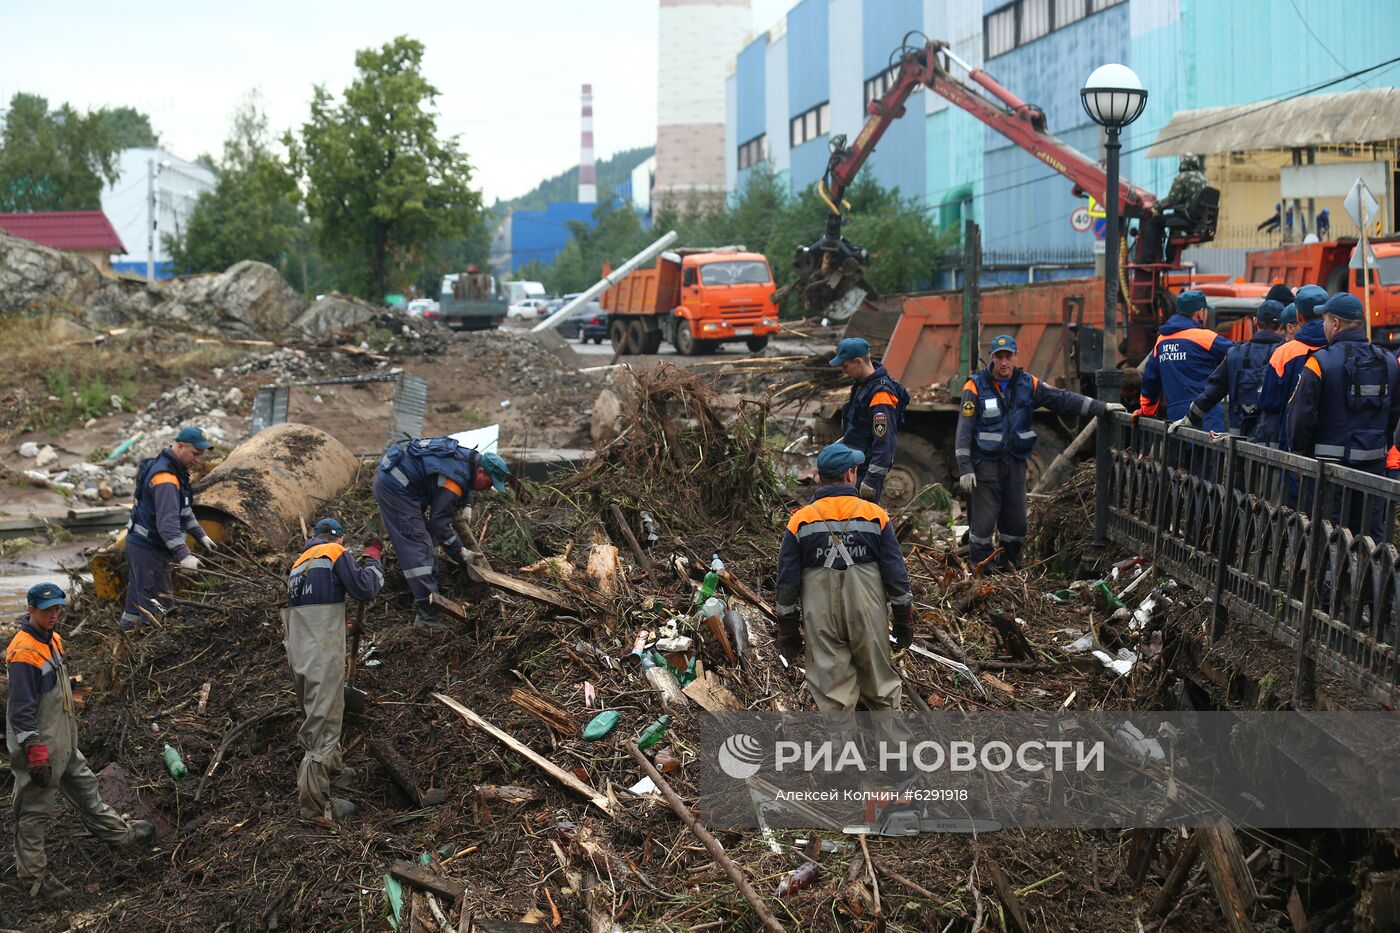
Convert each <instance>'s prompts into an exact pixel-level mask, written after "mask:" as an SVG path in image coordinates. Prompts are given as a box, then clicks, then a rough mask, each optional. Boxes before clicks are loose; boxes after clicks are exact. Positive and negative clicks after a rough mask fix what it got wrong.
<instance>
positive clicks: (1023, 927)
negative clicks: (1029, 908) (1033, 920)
mask: <svg viewBox="0 0 1400 933" xmlns="http://www.w3.org/2000/svg"><path fill="white" fill-rule="evenodd" d="M987 874H989V875H991V876H992V887H994V888H996V891H997V899H998V900H1000V901H1001V904H1002V906H1003V907H1005V908H1006V919H1008V920H1010V921H1011V923H1012V924H1013V925H1014V926H1015V927H1016V929H1017V930H1019V931H1020V933H1031V924H1030V921H1029V920H1027V919H1026V914H1025V912H1024V911H1022V910H1021V901H1020V900H1019V899H1018V898H1017V897H1016V893H1015V892H1014V891H1013V890H1012V889H1011V882H1010V881H1008V880H1007V878H1006V873H1005V872H1003V871H1002V870H1001V866H1000V865H998V864H997V863H996V861H995V860H993V859H988V860H987Z"/></svg>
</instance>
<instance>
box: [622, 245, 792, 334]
mask: <svg viewBox="0 0 1400 933" xmlns="http://www.w3.org/2000/svg"><path fill="white" fill-rule="evenodd" d="M611 271H612V269H611V267H610V266H604V267H603V274H604V275H607V274H608V273H609V272H611ZM773 292H774V285H773V272H772V270H771V269H770V268H769V267H768V260H767V259H765V258H764V257H763V254H762V253H751V252H749V251H748V250H746V249H744V248H743V247H742V246H726V247H719V248H716V249H678V250H668V251H667V252H664V253H662V254H661V256H660V257H659V258H658V259H657V260H656V267H655V268H652V269H638V270H637V271H636V272H633V273H632V274H631V275H629V276H627V278H625V279H623V280H622V281H621V282H619V283H618V284H617V285H615V286H613V287H612V288H610V289H609V290H608V291H606V292H604V293H603V296H602V298H601V299H600V302H601V304H602V306H603V310H604V311H606V312H607V314H608V338H609V339H610V340H611V341H612V345H613V349H615V350H618V351H621V350H622V349H623V345H624V343H625V344H627V345H628V347H627V348H628V352H631V353H655V352H657V351H658V350H660V349H661V344H662V341H665V342H667V343H670V344H671V345H672V346H674V347H675V348H676V352H678V353H682V354H684V355H686V356H694V355H696V354H699V353H711V352H713V351H714V350H715V349H716V348H718V347H719V346H720V345H721V344H723V343H726V342H730V341H736V340H742V341H743V342H744V343H745V344H747V346H748V348H749V350H751V351H753V352H755V353H756V352H758V351H759V350H762V349H763V348H764V347H766V346H767V345H768V338H769V337H771V336H772V335H773V334H776V333H777V332H778V308H777V306H776V305H775V304H774V303H773Z"/></svg>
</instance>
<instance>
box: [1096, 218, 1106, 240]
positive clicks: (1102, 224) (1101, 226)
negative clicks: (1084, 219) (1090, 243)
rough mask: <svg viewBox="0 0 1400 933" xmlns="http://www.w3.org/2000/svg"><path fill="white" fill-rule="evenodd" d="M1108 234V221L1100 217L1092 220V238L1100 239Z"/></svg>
mask: <svg viewBox="0 0 1400 933" xmlns="http://www.w3.org/2000/svg"><path fill="white" fill-rule="evenodd" d="M1107 236H1108V221H1107V220H1104V219H1103V218H1102V217H1100V218H1099V219H1098V220H1096V221H1094V238H1095V239H1097V240H1102V239H1104V238H1105V237H1107Z"/></svg>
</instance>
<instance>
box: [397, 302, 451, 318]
mask: <svg viewBox="0 0 1400 933" xmlns="http://www.w3.org/2000/svg"><path fill="white" fill-rule="evenodd" d="M405 313H406V314H408V316H409V317H421V318H422V319H423V320H425V321H436V320H437V319H438V318H440V317H442V306H441V305H439V304H438V303H437V302H436V301H434V300H433V299H431V298H415V299H413V300H412V301H410V302H409V303H408V307H407V308H406V309H405Z"/></svg>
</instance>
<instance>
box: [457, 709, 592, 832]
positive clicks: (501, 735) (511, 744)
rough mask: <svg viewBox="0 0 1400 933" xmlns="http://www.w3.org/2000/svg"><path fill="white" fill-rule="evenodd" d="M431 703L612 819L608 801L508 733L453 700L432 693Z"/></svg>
mask: <svg viewBox="0 0 1400 933" xmlns="http://www.w3.org/2000/svg"><path fill="white" fill-rule="evenodd" d="M433 699H435V700H437V701H438V702H439V703H441V704H442V705H444V706H446V707H447V708H448V709H450V710H452V711H453V712H455V713H456V714H457V715H458V716H461V717H462V718H463V719H465V720H466V721H467V722H469V723H470V724H472V725H473V726H475V727H476V728H478V729H480V730H481V731H482V732H485V733H486V734H487V735H489V736H491V737H492V738H494V739H495V740H496V741H498V742H500V743H501V744H502V745H504V746H506V747H507V748H509V749H510V750H511V751H513V752H515V753H516V754H518V755H520V756H522V757H524V758H526V759H528V760H529V761H530V762H531V763H532V764H533V765H535V767H537V768H539V769H540V770H541V771H543V772H544V773H545V774H548V775H549V776H550V777H552V778H554V779H555V780H556V781H558V782H559V783H560V784H563V785H564V786H565V787H567V788H569V789H570V790H572V791H573V792H574V793H576V794H578V795H579V796H581V797H583V798H584V799H585V800H587V801H588V802H589V803H591V804H593V806H595V807H597V808H598V809H599V810H602V811H603V812H604V813H606V814H607V815H608V816H615V815H616V814H615V813H614V812H613V805H612V802H611V801H609V800H608V798H607V797H604V796H603V795H602V794H600V793H598V792H597V791H596V790H594V789H593V788H592V787H591V786H589V785H588V784H585V783H584V782H583V781H580V780H579V779H578V777H577V776H576V775H574V774H572V773H570V772H568V771H565V770H564V769H563V768H561V767H559V766H558V765H556V764H555V763H554V762H552V761H550V760H549V759H548V758H545V757H544V756H543V755H541V754H539V753H538V752H536V751H535V750H534V749H532V748H530V747H529V746H528V745H526V744H525V743H524V742H521V741H520V740H519V739H516V738H515V737H514V736H512V735H510V734H509V733H507V732H503V731H502V730H500V729H498V728H496V727H495V726H493V725H491V723H489V722H487V721H486V720H485V719H482V718H481V717H480V716H478V715H477V714H476V713H474V712H473V711H472V710H470V709H468V708H467V707H465V706H463V705H462V704H461V703H458V702H457V701H456V700H454V699H452V697H450V696H448V695H447V694H445V693H434V694H433Z"/></svg>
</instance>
